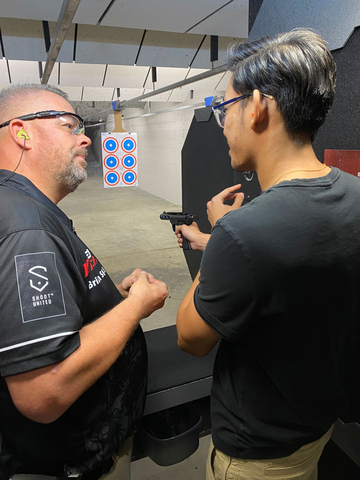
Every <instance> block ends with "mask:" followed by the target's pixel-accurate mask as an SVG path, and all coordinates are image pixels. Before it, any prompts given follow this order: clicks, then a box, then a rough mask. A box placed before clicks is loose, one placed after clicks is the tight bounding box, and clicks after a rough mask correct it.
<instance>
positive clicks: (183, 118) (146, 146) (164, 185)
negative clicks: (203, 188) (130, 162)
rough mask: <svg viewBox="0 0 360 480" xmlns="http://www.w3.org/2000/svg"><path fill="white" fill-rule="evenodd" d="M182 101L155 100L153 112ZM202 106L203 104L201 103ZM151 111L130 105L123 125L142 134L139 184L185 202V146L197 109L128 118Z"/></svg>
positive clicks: (150, 191) (151, 108)
mask: <svg viewBox="0 0 360 480" xmlns="http://www.w3.org/2000/svg"><path fill="white" fill-rule="evenodd" d="M178 106H181V104H170V103H162V102H161V103H160V102H156V103H155V102H152V103H151V106H150V112H156V111H162V110H168V109H170V108H173V107H178ZM197 108H199V107H197ZM148 112H149V108H146V110H141V109H126V110H125V112H124V119H123V127H124V129H125V130H127V131H129V132H132V133H137V136H138V178H139V180H138V181H139V187H140V188H141V189H142V190H145V191H147V192H149V193H152V194H153V195H157V196H158V197H161V198H164V199H166V200H168V201H169V202H173V203H175V204H177V205H181V203H182V200H181V149H182V146H183V144H184V140H185V138H186V135H187V132H188V130H189V126H190V124H191V121H192V118H193V114H194V109H193V108H189V109H186V110H178V111H174V112H169V113H161V114H157V115H152V116H149V117H142V118H134V119H131V120H126V117H132V116H139V115H143V114H145V113H148Z"/></svg>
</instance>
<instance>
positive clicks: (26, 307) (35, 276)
mask: <svg viewBox="0 0 360 480" xmlns="http://www.w3.org/2000/svg"><path fill="white" fill-rule="evenodd" d="M15 268H16V278H17V284H18V292H19V300H20V309H21V315H22V320H23V322H24V323H25V322H30V321H34V320H41V319H44V318H51V317H57V316H60V315H65V314H66V309H65V300H64V296H63V289H62V284H61V279H60V275H59V272H58V269H57V265H56V256H55V253H54V252H39V253H28V254H25V255H16V256H15Z"/></svg>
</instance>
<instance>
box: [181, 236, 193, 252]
mask: <svg viewBox="0 0 360 480" xmlns="http://www.w3.org/2000/svg"><path fill="white" fill-rule="evenodd" d="M181 238H182V240H183V246H182V248H183V250H192V248H191V245H190V242H189V240H188V239H187V238H185V237H184V235H183V234H181Z"/></svg>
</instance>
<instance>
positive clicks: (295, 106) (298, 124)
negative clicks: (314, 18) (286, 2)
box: [228, 28, 336, 141]
mask: <svg viewBox="0 0 360 480" xmlns="http://www.w3.org/2000/svg"><path fill="white" fill-rule="evenodd" d="M228 68H229V70H230V71H231V72H232V82H233V83H232V85H233V89H234V90H235V92H237V93H238V94H239V95H240V94H245V93H251V92H253V91H254V90H255V89H258V90H260V92H264V93H268V94H270V95H273V97H274V98H275V101H276V103H277V106H278V108H279V110H280V113H281V115H282V118H283V121H284V125H285V129H286V131H287V133H288V135H289V137H290V138H291V139H292V140H293V141H298V140H299V136H301V135H304V134H305V135H309V136H310V138H311V140H314V138H315V135H316V133H317V131H318V130H319V128H320V127H321V125H322V124H323V123H324V121H325V118H326V115H327V114H328V112H329V110H330V107H331V105H332V102H333V99H334V93H335V79H336V66H335V63H334V60H333V58H332V55H331V53H330V50H329V49H328V47H327V44H326V42H325V41H324V39H323V38H322V37H321V36H320V35H319V34H318V33H316V32H314V31H313V30H309V29H300V28H298V29H294V30H291V31H290V32H286V33H280V34H278V35H276V36H274V37H261V38H260V39H258V40H255V41H251V42H244V43H239V42H237V43H233V44H231V45H229V48H228Z"/></svg>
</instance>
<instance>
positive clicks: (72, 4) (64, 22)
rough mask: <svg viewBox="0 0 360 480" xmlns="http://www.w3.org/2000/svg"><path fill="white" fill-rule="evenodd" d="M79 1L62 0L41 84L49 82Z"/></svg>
mask: <svg viewBox="0 0 360 480" xmlns="http://www.w3.org/2000/svg"><path fill="white" fill-rule="evenodd" d="M80 1H81V0H63V4H62V7H61V10H60V14H59V18H58V21H57V23H56V26H55V32H54V36H53V38H52V40H51V46H50V50H49V52H48V55H47V59H46V64H45V68H44V74H43V76H42V78H41V83H48V81H49V78H50V75H51V72H52V69H53V68H54V65H55V62H56V59H57V57H58V55H59V52H60V49H61V47H62V44H63V43H64V40H65V37H66V34H67V32H68V30H69V27H70V25H71V22H72V21H73V18H74V16H75V13H76V10H77V8H78V6H79V3H80Z"/></svg>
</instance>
